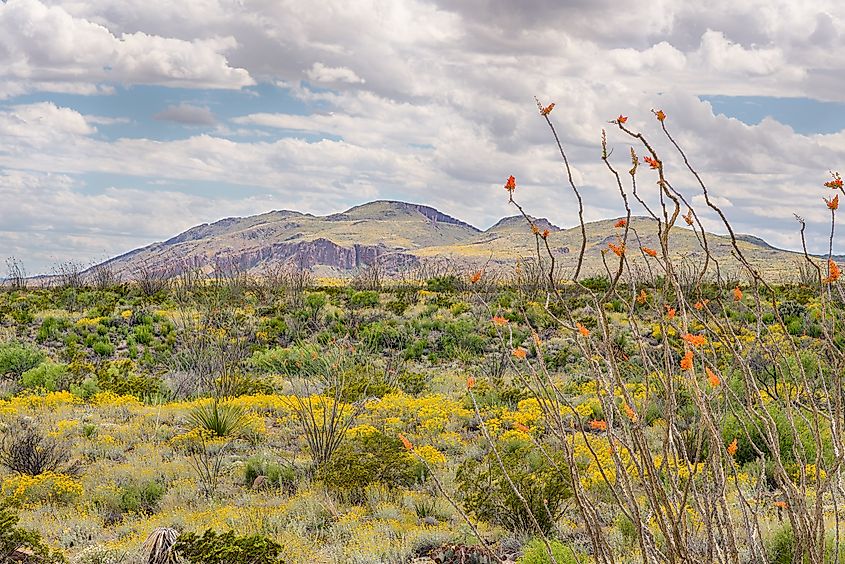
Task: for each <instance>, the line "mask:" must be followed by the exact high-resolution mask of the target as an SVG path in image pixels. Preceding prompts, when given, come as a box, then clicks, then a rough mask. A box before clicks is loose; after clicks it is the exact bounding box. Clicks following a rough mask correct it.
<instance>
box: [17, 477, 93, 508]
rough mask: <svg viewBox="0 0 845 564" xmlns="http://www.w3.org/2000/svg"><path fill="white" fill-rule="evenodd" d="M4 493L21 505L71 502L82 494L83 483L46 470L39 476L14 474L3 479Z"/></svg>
mask: <svg viewBox="0 0 845 564" xmlns="http://www.w3.org/2000/svg"><path fill="white" fill-rule="evenodd" d="M1 489H2V492H3V495H5V496H9V497H10V498H12V499H13V500H14V501H15V503H17V504H20V505H32V504H38V503H55V504H64V503H70V502H72V501H74V500H76V499H77V498H79V497H80V496H81V495H82V492H83V489H82V484H80V483H79V481H78V480H76V479H75V478H73V477H71V476H68V475H67V474H58V473H55V472H44V473H43V474H39V475H37V476H27V475H22V476H13V477H11V478H7V479H6V480H4V481H3V486H2V488H1Z"/></svg>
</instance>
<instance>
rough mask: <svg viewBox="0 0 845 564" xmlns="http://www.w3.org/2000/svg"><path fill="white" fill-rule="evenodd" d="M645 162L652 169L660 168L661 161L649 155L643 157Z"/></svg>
mask: <svg viewBox="0 0 845 564" xmlns="http://www.w3.org/2000/svg"><path fill="white" fill-rule="evenodd" d="M643 162H645V163H646V164H647V165H648V166H650V167H651V168H660V161H658V160H657V159H653V158H651V157H649V156H648V155H646V156H645V157H643Z"/></svg>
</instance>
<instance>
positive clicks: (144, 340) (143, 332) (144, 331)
mask: <svg viewBox="0 0 845 564" xmlns="http://www.w3.org/2000/svg"><path fill="white" fill-rule="evenodd" d="M133 333H134V335H135V341H136V342H138V343H141V344H142V345H147V346H149V345H151V344H152V342H153V339H154V338H155V336H154V335H153V329H152V327H150V326H149V325H138V326H137V327H135V331H134V332H133Z"/></svg>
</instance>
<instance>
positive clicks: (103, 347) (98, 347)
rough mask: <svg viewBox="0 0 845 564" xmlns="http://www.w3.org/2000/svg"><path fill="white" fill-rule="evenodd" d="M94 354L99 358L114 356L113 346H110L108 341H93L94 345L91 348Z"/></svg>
mask: <svg viewBox="0 0 845 564" xmlns="http://www.w3.org/2000/svg"><path fill="white" fill-rule="evenodd" d="M91 348H92V349H93V350H94V352H95V353H97V354H98V355H100V356H105V357H108V356H111V355H113V354H114V345H113V344H111V343H110V342H109V341H107V340H106V341H94V344H93V345H92V346H91Z"/></svg>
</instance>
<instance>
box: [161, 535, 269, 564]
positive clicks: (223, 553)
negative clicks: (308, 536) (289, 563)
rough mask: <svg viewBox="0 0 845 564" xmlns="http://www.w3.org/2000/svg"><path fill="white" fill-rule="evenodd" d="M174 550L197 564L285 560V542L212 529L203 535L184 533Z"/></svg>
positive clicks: (242, 563)
mask: <svg viewBox="0 0 845 564" xmlns="http://www.w3.org/2000/svg"><path fill="white" fill-rule="evenodd" d="M174 549H175V551H176V553H177V554H179V556H181V557H182V558H185V559H186V560H187V561H188V562H192V563H195V564H275V563H279V562H282V559H281V554H282V545H280V544H279V543H277V542H275V541H274V540H272V539H269V538H267V537H265V536H263V535H249V536H247V535H244V536H240V535H235V532H234V531H227V532H225V533H223V534H220V533H217V532H215V531H214V530H212V529H208V530H206V531H205V532H204V533H203V534H202V535H197V534H195V533H183V534H181V535H179V538H177V539H176V545H175V546H174Z"/></svg>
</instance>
